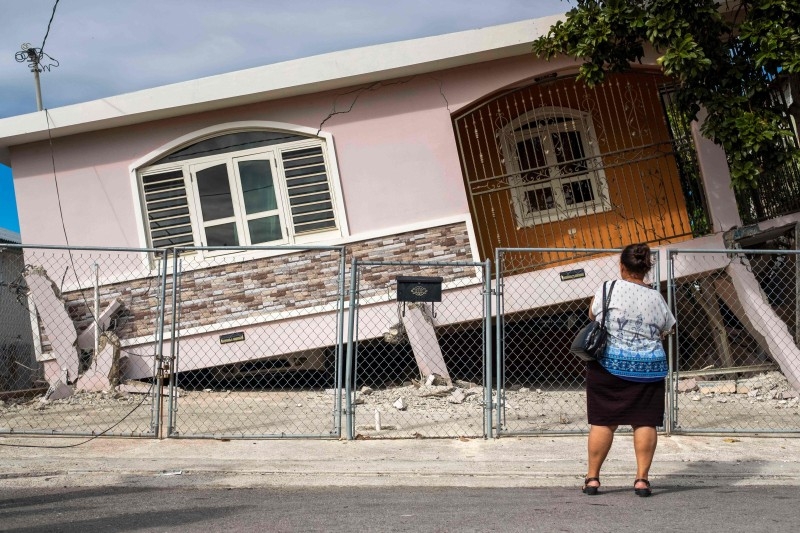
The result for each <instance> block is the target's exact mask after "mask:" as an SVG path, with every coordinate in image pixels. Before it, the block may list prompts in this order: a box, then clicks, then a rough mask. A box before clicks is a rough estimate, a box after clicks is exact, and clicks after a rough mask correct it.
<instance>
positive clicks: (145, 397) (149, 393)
mask: <svg viewBox="0 0 800 533" xmlns="http://www.w3.org/2000/svg"><path fill="white" fill-rule="evenodd" d="M153 387H154V385H153V383H150V388H149V389H147V392H146V393H145V394H143V395H142V399H141V401H140V402H139V403H138V404H137V405H136V407H134V408H133V409H131V410H130V412H128V414H126V415H125V416H123V417H122V418H120V419H119V420H118V421H117V422H116V423H115V424H114V425H112V426H111V427H108V428H106V429H104V430H103V431H101V432H100V433H98V434H97V435H92V436H91V437H89V438H88V439H86V440H84V441H81V442H76V443H75V444H68V445H66V446H39V445H36V444H4V443H0V446H5V447H7V448H47V449H50V450H59V449H64V448H77V447H78V446H82V445H84V444H86V443H87V442H91V441H93V440H94V439H96V438H98V437H102V436H103V435H105V434H106V433H108V432H109V431H111V430H112V429H114V428H115V427H117V426H118V425H120V424H122V423H123V422H124V421H125V420H126V419H127V418H128V417H129V416H131V415H132V414H133V413H135V412H136V410H137V409H139V408H140V407H141V406H142V404H144V402H145V400H147V398H149V397H150V395H151V393H152V392H153ZM153 401H156V400H155V398H154V399H153Z"/></svg>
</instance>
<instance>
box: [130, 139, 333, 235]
mask: <svg viewBox="0 0 800 533" xmlns="http://www.w3.org/2000/svg"><path fill="white" fill-rule="evenodd" d="M137 174H138V180H139V187H140V195H141V198H142V204H143V206H142V207H143V214H144V221H145V228H146V233H147V238H148V240H149V244H150V246H153V247H155V248H165V247H171V246H248V245H277V244H287V243H297V242H300V241H302V242H309V241H318V240H323V239H326V238H335V237H339V236H341V232H340V223H339V216H340V214H339V213H338V210H337V208H336V205H337V202H336V201H335V200H334V198H333V188H332V186H331V172H330V169H329V162H328V157H327V148H326V144H325V141H324V140H323V139H320V138H318V137H314V136H310V135H304V134H298V133H295V132H287V131H267V130H250V131H235V132H228V133H224V134H222V135H217V136H214V137H207V138H203V139H201V140H199V141H195V142H192V143H191V144H188V145H185V144H184V145H183V146H180V147H179V148H178V149H176V150H174V151H171V152H169V153H167V154H166V155H164V156H161V157H160V158H159V159H157V160H156V161H155V162H153V163H151V164H150V165H148V166H146V167H144V168H141V169H139V170H138V173H137Z"/></svg>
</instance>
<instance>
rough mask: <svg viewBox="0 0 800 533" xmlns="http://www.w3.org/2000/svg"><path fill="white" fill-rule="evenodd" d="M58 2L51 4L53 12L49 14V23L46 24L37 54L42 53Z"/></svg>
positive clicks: (58, 0) (57, 0)
mask: <svg viewBox="0 0 800 533" xmlns="http://www.w3.org/2000/svg"><path fill="white" fill-rule="evenodd" d="M58 2H60V0H56V3H55V4H53V12H52V13H50V22H48V23H47V31H46V32H45V34H44V39H42V46H40V47H39V53H40V54H43V53H44V43H46V42H47V36H48V35H50V25H51V24H53V18H54V17H55V16H56V8H57V7H58Z"/></svg>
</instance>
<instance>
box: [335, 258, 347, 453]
mask: <svg viewBox="0 0 800 533" xmlns="http://www.w3.org/2000/svg"><path fill="white" fill-rule="evenodd" d="M339 255H340V258H339V305H338V307H339V309H338V312H337V317H336V328H337V333H336V341H337V344H336V355H335V357H334V368H335V369H336V370H335V372H336V378H335V379H336V385H335V386H334V389H335V394H336V399H335V400H334V432H335V433H336V435H337V436H339V437H341V436H342V358H343V357H344V353H342V352H343V350H344V294H345V286H346V285H345V273H346V271H347V249H346V248H344V247H342V248H341V249H340V250H339Z"/></svg>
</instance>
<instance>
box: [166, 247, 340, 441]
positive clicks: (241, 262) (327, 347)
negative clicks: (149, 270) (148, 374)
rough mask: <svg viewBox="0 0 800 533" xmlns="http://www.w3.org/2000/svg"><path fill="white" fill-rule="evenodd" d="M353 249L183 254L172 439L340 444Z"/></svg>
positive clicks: (172, 349) (178, 272)
mask: <svg viewBox="0 0 800 533" xmlns="http://www.w3.org/2000/svg"><path fill="white" fill-rule="evenodd" d="M345 266H346V263H345V249H344V248H343V247H325V246H316V247H315V246H303V247H299V246H298V247H294V246H252V247H246V248H235V247H224V248H222V247H205V248H197V247H193V248H177V249H175V259H174V266H173V270H174V277H175V286H176V287H177V291H175V293H173V294H172V299H173V306H172V316H171V317H170V316H168V317H167V323H168V325H169V327H170V328H171V335H170V336H171V338H172V339H173V340H174V342H172V343H169V344H168V346H167V347H165V352H166V351H167V350H169V359H168V361H167V362H166V364H165V367H166V368H165V370H164V373H165V375H166V376H167V377H168V378H169V396H168V398H169V403H168V405H167V406H166V412H167V413H168V422H167V428H168V431H167V436H169V437H194V438H220V437H225V438H264V437H328V438H331V437H339V436H340V435H341V426H342V421H341V418H342V416H341V413H342V408H341V407H342V406H341V402H342V397H341V380H342V371H343V368H342V364H341V362H342V361H343V357H342V354H343V338H344V333H343V332H344V329H343V324H344V318H343V302H344V276H345Z"/></svg>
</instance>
